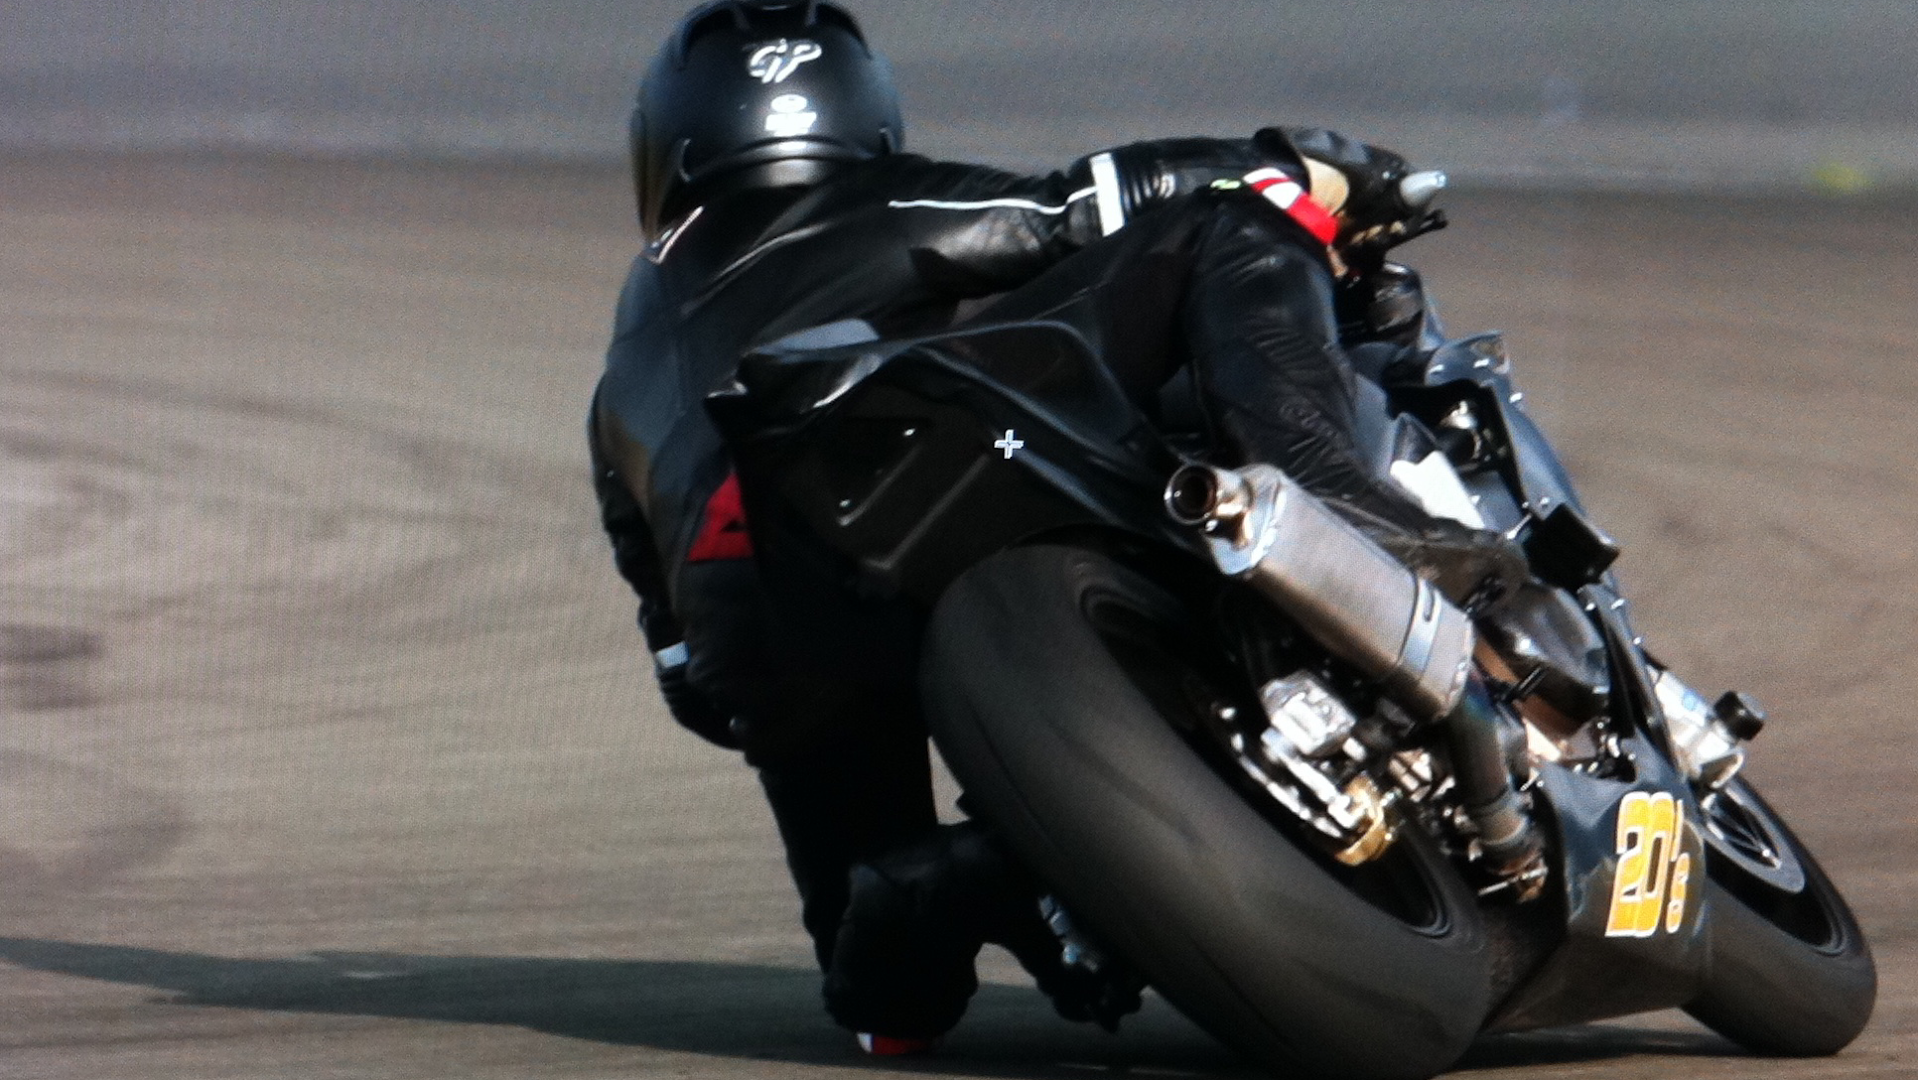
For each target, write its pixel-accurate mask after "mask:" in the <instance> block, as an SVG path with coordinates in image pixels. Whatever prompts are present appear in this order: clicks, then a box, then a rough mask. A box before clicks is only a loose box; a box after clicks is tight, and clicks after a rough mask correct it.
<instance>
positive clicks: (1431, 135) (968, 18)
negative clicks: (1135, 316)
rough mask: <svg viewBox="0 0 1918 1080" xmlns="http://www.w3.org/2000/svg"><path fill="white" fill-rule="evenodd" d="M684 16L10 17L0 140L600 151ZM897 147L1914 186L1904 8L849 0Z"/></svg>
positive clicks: (439, 3)
mask: <svg viewBox="0 0 1918 1080" xmlns="http://www.w3.org/2000/svg"><path fill="white" fill-rule="evenodd" d="M686 6H689V5H688V4H687V3H682V2H680V0H623V2H620V0H545V2H542V3H537V4H534V3H517V2H508V0H466V2H461V3H453V2H450V0H412V2H406V3H401V2H398V0H329V2H326V3H316V2H312V0H292V2H285V0H0V150H6V149H12V150H22V149H37V148H52V147H57V148H69V149H95V150H99V149H139V150H176V149H220V150H235V149H242V150H257V151H272V152H290V153H295V154H300V155H316V156H355V157H358V156H366V155H378V156H387V155H412V156H433V157H444V156H454V157H475V156H476V157H510V158H563V159H573V160H582V159H583V160H589V161H591V160H615V159H617V158H618V157H619V156H620V154H621V153H622V147H623V143H622V138H623V127H624V117H625V113H626V110H627V108H628V105H629V101H630V96H631V92H632V87H633V84H634V82H635V79H636V77H637V75H638V73H639V72H640V71H641V69H642V66H643V64H644V62H645V60H646V58H647V57H648V56H649V55H650V54H651V51H652V50H653V48H654V47H655V45H656V44H657V42H658V41H659V40H660V39H661V37H662V36H663V35H664V34H665V33H666V31H667V30H668V28H669V27H670V26H671V25H672V24H673V22H674V20H675V19H676V18H677V17H678V16H679V14H680V13H681V12H682V11H683V10H684V9H685V7H686ZM852 6H853V7H854V8H855V9H856V10H857V11H858V12H859V14H860V15H861V16H862V17H863V18H864V19H865V20H866V22H867V24H868V29H869V31H870V33H871V35H872V37H873V38H874V39H875V41H876V42H877V43H878V44H879V45H880V46H881V47H882V48H884V49H885V50H886V51H888V52H889V53H890V54H891V55H892V57H893V59H894V61H895V63H896V65H897V67H898V74H899V78H900V82H901V85H902V87H903V90H904V93H905V96H906V99H907V107H908V113H907V116H908V122H909V138H910V142H911V145H912V147H913V148H914V149H917V150H919V151H921V152H924V153H928V154H932V155H935V156H950V157H961V158H970V159H979V160H987V161H993V162H998V163H1003V164H1008V165H1018V166H1031V165H1036V164H1041V163H1047V162H1056V161H1063V160H1067V159H1069V158H1071V157H1074V156H1077V155H1078V154H1080V153H1083V152H1086V151H1089V150H1092V149H1095V148H1098V147H1100V146H1102V145H1105V144H1110V143H1114V142H1118V141H1122V140H1126V139H1130V138H1135V137H1141V136H1147V135H1158V134H1167V133H1173V132H1193V133H1216V134H1227V133H1242V132H1245V131H1247V130H1248V129H1250V128H1253V127H1256V126H1258V125H1261V124H1264V123H1271V122H1285V123H1299V124H1317V125H1324V126H1331V127H1337V128H1340V129H1343V130H1346V131H1349V132H1352V133H1354V134H1360V135H1363V136H1364V137H1366V138H1367V139H1369V140H1371V141H1375V142H1379V143H1383V144H1385V145H1390V146H1395V147H1398V148H1400V149H1401V150H1403V151H1404V152H1406V153H1407V154H1409V155H1410V156H1412V157H1413V158H1414V159H1415V160H1418V161H1420V162H1421V163H1430V164H1433V165H1437V166H1441V167H1444V168H1446V169H1449V170H1450V171H1452V172H1453V174H1454V175H1455V176H1457V177H1458V178H1460V179H1465V180H1470V181H1477V182H1496V183H1500V184H1507V183H1522V184H1547V185H1577V186H1581V187H1583V186H1592V185H1600V186H1607V187H1625V186H1632V187H1642V186H1646V185H1657V186H1663V187H1679V188H1701V187H1705V188H1716V187H1734V188H1780V187H1783V188H1808V187H1809V188H1819V189H1825V190H1832V191H1838V192H1853V191H1857V190H1861V189H1864V188H1867V187H1873V186H1897V187H1904V186H1909V185H1911V184H1913V183H1915V182H1918V63H1914V62H1913V61H1914V59H1915V56H1914V54H1915V53H1918V5H1914V4H1913V3H1911V0H1827V2H1821V3H1806V2H1799V0H1608V2H1605V3H1576V2H1570V0H1365V2H1327V0H1202V2H1178V3H1173V2H1167V0H963V2H962V0H883V2H881V0H866V2H864V3H854V4H853V5H852Z"/></svg>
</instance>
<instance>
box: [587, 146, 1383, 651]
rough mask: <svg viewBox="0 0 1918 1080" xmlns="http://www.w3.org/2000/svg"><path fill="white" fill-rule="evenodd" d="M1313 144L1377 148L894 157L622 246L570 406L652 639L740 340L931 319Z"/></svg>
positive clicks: (723, 470) (1304, 178) (683, 549)
mask: <svg viewBox="0 0 1918 1080" xmlns="http://www.w3.org/2000/svg"><path fill="white" fill-rule="evenodd" d="M1295 138H1298V139H1301V140H1306V141H1310V142H1312V144H1313V146H1314V150H1315V151H1316V154H1315V156H1320V155H1323V156H1327V157H1332V158H1333V159H1334V161H1333V164H1334V165H1339V164H1341V159H1344V161H1345V163H1347V164H1351V165H1354V166H1358V167H1361V168H1366V169H1371V170H1373V171H1377V170H1378V169H1379V168H1381V167H1387V166H1391V165H1392V164H1393V163H1397V164H1398V165H1402V164H1403V163H1402V162H1399V161H1398V159H1397V158H1396V157H1393V156H1391V155H1385V154H1382V153H1381V152H1378V151H1374V150H1373V149H1372V148H1370V147H1365V146H1363V144H1358V143H1352V142H1350V141H1348V140H1339V139H1337V138H1336V137H1333V136H1329V135H1326V134H1325V133H1314V132H1294V133H1286V132H1281V131H1279V130H1277V129H1267V130H1265V131H1262V132H1260V133H1259V134H1258V135H1256V136H1254V137H1253V138H1251V139H1244V140H1216V139H1176V140H1164V141H1156V142H1145V143H1138V144H1134V145H1130V146H1125V147H1120V148H1118V149H1114V150H1110V151H1107V152H1104V153H1101V154H1095V155H1092V156H1090V157H1087V158H1084V159H1081V160H1080V161H1078V162H1075V163H1074V164H1073V165H1071V166H1070V167H1069V168H1067V169H1065V170H1063V171H1061V172H1056V173H1052V174H1050V175H1046V176H1024V175H1018V174H1014V173H1008V172H1003V171H1000V170H997V169H992V168H986V167H981V166H974V165H963V164H952V163H941V162H934V161H930V160H927V159H925V158H922V157H916V156H912V155H905V154H898V155H891V156H887V157H881V158H876V159H872V160H869V161H864V162H859V163H856V164H849V165H847V166H846V167H844V168H843V169H841V170H839V171H838V172H836V173H835V174H834V175H833V176H832V177H831V178H829V179H828V180H826V181H825V182H823V183H819V184H816V185H812V186H809V187H803V188H777V189H770V190H767V189H759V190H749V191H742V192H737V193H734V194H731V195H726V196H720V197H718V198H716V199H715V200H714V201H712V202H710V203H708V204H707V205H704V206H702V207H700V208H699V209H698V210H696V211H694V212H693V213H692V214H690V215H688V216H687V217H686V218H684V219H682V220H681V221H680V222H678V223H677V224H676V225H674V226H673V227H671V228H669V229H667V230H665V231H664V232H663V233H662V235H661V236H660V238H659V239H658V240H657V241H655V242H654V243H653V244H652V246H651V247H650V248H649V249H648V250H647V251H646V252H645V253H644V254H642V255H641V256H640V257H639V258H638V259H636V260H635V261H634V263H633V268H632V272H631V274H630V275H629V277H628V278H627V281H626V286H625V289H624V291H623V293H622V294H621V297H620V300H619V307H618V314H617V317H616V322H615V330H614V336H613V341H612V345H611V347H610V349H609V350H608V354H607V366H606V371H605V374H604V376H603V378H602V379H601V381H600V384H599V388H598V391H597V394H596V396H595V400H594V405H593V409H592V413H591V417H590V419H589V427H590V441H591V444H592V450H593V460H594V478H595V486H596V488H597V490H598V493H599V497H600V505H601V511H602V517H603V519H604V524H605V525H606V528H607V530H608V533H609V535H610V537H611V539H612V541H613V545H614V554H615V561H616V563H617V565H618V567H619V570H620V572H621V573H622V575H623V576H624V577H625V578H626V579H627V580H628V582H630V583H631V584H632V585H633V587H634V588H635V590H636V591H638V593H639V594H640V597H641V600H642V607H641V624H642V627H643V628H644V629H645V630H646V634H647V639H648V642H649V643H650V644H651V646H652V647H653V648H654V649H655V650H659V649H662V648H665V647H666V646H668V645H671V644H673V643H675V642H677V641H679V640H680V634H679V629H678V627H677V625H676V624H675V622H674V620H673V618H672V615H671V609H672V606H673V602H674V597H675V593H676V590H677V588H678V584H677V583H678V581H679V577H680V573H679V572H680V569H681V567H682V565H683V564H684V562H685V560H686V555H687V552H688V551H689V550H690V549H691V547H692V545H693V542H694V539H695V537H696V535H697V533H698V531H699V530H700V528H701V521H702V517H703V511H704V509H705V508H706V507H707V505H708V502H709V500H711V499H712V498H713V496H714V493H715V492H716V491H717V490H719V488H720V486H721V485H722V483H723V482H724V481H725V479H726V477H727V476H728V475H729V473H730V472H731V465H730V462H729V461H728V459H727V455H726V452H725V448H724V446H723V444H722V443H721V440H720V437H719V434H718V432H717V430H716V429H715V428H714V427H713V425H712V423H711V421H710V420H709V419H708V417H707V415H706V411H705V408H704V405H703V399H704V398H705V396H706V395H707V394H708V393H710V392H711V391H713V390H714V389H717V388H718V387H720V386H722V385H723V384H724V383H725V382H726V381H727V380H728V379H729V378H730V377H731V376H732V373H733V370H734V367H735V365H736V364H737V362H738V360H739V358H740V357H741V356H743V355H744V354H745V353H746V352H747V351H749V350H750V349H751V348H753V347H754V346H756V345H759V344H762V343H765V342H769V341H772V340H775V339H777V338H780V337H782V336H785V335H788V334H791V333H794V332H797V331H799V330H803V329H806V328H809V327H813V326H819V325H823V324H826V323H831V322H836V321H839V320H843V319H853V318H857V319H864V320H866V321H868V322H870V323H872V324H873V325H874V327H875V328H876V329H877V330H878V331H879V332H880V333H881V334H882V335H887V336H892V335H901V334H911V333H916V332H926V331H931V330H935V329H938V328H940V327H943V326H944V325H947V324H948V323H949V322H950V321H951V319H952V317H953V315H954V313H955V311H956V309H957V307H958V305H959V304H960V302H962V301H964V300H966V299H969V298H978V297H984V296H989V295H993V294H996V293H1001V292H1005V291H1007V290H1009V289H1012V288H1014V287H1016V286H1018V285H1020V284H1023V283H1025V282H1026V281H1029V280H1030V279H1032V278H1033V277H1035V276H1037V275H1038V274H1039V273H1040V272H1042V271H1044V270H1045V269H1047V268H1048V267H1050V266H1052V265H1053V264H1055V263H1057V262H1058V261H1059V260H1061V259H1063V258H1064V257H1066V256H1068V255H1070V254H1072V253H1073V252H1075V251H1078V250H1080V249H1081V248H1083V247H1085V246H1086V245H1088V244H1091V243H1094V242H1096V241H1097V240H1099V239H1100V238H1101V237H1103V236H1106V235H1109V234H1111V233H1113V232H1116V231H1117V230H1118V229H1120V228H1121V227H1123V226H1124V224H1125V223H1126V221H1128V220H1130V219H1132V218H1134V217H1137V216H1138V215H1141V214H1148V213H1151V212H1152V210H1153V209H1154V208H1156V207H1159V206H1162V205H1164V204H1165V203H1167V202H1169V201H1171V200H1174V199H1177V198H1178V197H1180V196H1181V195H1184V194H1186V193H1189V192H1192V191H1196V190H1199V189H1202V188H1205V187H1208V186H1210V185H1212V184H1213V183H1214V182H1216V181H1220V180H1234V179H1239V178H1241V177H1243V176H1245V175H1246V174H1247V173H1249V172H1251V171H1253V170H1256V169H1261V168H1278V169H1280V170H1282V171H1284V172H1286V173H1287V174H1288V175H1291V176H1293V177H1294V178H1295V179H1296V180H1298V181H1299V182H1301V183H1309V178H1308V172H1307V168H1306V165H1305V162H1304V160H1303V159H1302V158H1301V157H1300V155H1299V152H1298V151H1297V150H1296V149H1295V148H1294V139H1295Z"/></svg>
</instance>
